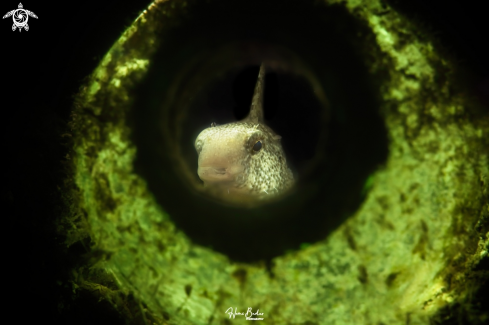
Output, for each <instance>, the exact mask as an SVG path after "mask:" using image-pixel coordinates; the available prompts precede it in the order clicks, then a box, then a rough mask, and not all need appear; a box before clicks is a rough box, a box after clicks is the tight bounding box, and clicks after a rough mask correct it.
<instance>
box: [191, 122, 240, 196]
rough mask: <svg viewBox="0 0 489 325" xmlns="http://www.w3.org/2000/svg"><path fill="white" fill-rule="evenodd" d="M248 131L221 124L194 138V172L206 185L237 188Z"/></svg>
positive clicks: (232, 189) (226, 188) (235, 189)
mask: <svg viewBox="0 0 489 325" xmlns="http://www.w3.org/2000/svg"><path fill="white" fill-rule="evenodd" d="M248 138H249V135H248V134H247V133H246V132H243V131H241V130H231V129H226V128H220V127H213V128H208V129H205V130H204V131H202V132H201V133H200V134H199V136H198V137H197V139H196V141H195V148H196V150H197V152H198V154H199V165H198V170H197V173H198V175H199V178H200V179H201V180H202V181H203V182H204V184H205V186H212V187H214V188H222V190H223V191H228V192H236V191H239V190H238V186H239V185H240V184H241V183H242V181H243V180H244V175H243V174H244V172H245V165H246V158H247V156H248V155H249V154H248V152H247V150H246V143H247V140H248Z"/></svg>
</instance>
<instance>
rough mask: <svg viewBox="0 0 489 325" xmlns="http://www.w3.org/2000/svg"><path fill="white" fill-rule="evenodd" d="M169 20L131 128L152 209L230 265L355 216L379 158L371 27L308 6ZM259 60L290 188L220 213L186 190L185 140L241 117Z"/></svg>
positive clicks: (215, 4) (194, 13)
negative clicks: (292, 178)
mask: <svg viewBox="0 0 489 325" xmlns="http://www.w3.org/2000/svg"><path fill="white" fill-rule="evenodd" d="M168 10H174V13H175V14H174V15H170V18H169V22H168V26H170V27H169V28H168V30H163V31H161V34H162V44H161V45H160V46H161V47H160V50H159V51H158V52H157V53H156V54H155V56H154V58H153V60H152V64H151V66H150V69H149V72H148V75H147V77H146V79H145V80H144V82H143V83H142V84H141V86H140V87H139V88H138V90H137V92H136V93H135V94H136V98H137V100H136V103H135V105H134V109H133V111H132V119H130V123H131V126H132V127H133V130H134V142H135V144H136V145H137V147H138V156H137V160H136V163H135V167H136V170H137V171H138V172H139V173H140V174H141V175H142V176H143V177H144V178H145V179H146V180H147V182H148V185H149V188H150V190H151V191H152V192H153V194H154V195H155V198H156V199H157V201H158V203H159V204H160V205H161V206H162V208H163V209H164V210H165V211H167V212H168V213H169V215H170V216H171V218H172V219H173V220H174V222H175V224H176V225H177V226H178V227H179V228H180V229H181V230H183V231H184V232H185V233H186V234H187V235H188V236H189V237H190V238H191V239H192V240H193V241H194V242H195V243H197V244H201V245H205V246H208V247H211V248H213V249H214V250H216V251H219V252H221V253H224V254H226V255H228V256H229V257H230V258H231V259H233V260H237V261H245V262H253V261H258V260H270V259H271V258H273V257H275V256H278V255H280V254H283V253H284V252H285V251H287V250H289V249H297V248H299V247H300V245H301V244H302V243H312V242H315V241H318V240H321V239H324V238H325V237H326V236H327V235H328V234H329V233H330V232H331V231H332V230H334V229H335V228H336V227H337V226H338V225H340V224H341V223H342V222H343V221H344V220H345V219H346V218H347V217H348V216H350V215H351V214H352V213H354V212H355V211H356V210H357V209H358V207H359V206H360V204H361V202H362V200H363V196H362V188H363V185H364V183H365V181H366V179H367V177H368V175H369V174H370V173H371V172H373V171H374V170H375V169H376V168H377V167H378V166H379V165H380V164H382V163H383V162H384V161H385V159H386V157H387V135H386V130H385V126H384V123H383V121H382V119H381V117H380V115H379V113H378V107H379V105H378V101H377V99H378V98H379V96H378V85H379V80H377V79H376V80H374V79H373V78H370V77H369V74H368V69H367V67H366V66H365V63H364V62H365V59H364V56H365V55H366V54H365V53H366V52H367V51H370V54H371V55H372V53H375V51H376V48H374V47H375V45H371V46H373V48H369V47H368V46H366V45H365V42H367V40H368V39H369V37H368V36H369V35H370V33H371V32H370V30H369V29H368V27H367V26H365V25H363V23H361V22H358V21H356V20H355V19H354V17H352V16H351V15H350V14H349V13H347V12H346V11H345V10H344V9H343V8H341V7H337V6H323V5H315V4H314V2H308V1H305V2H293V3H292V2H290V3H289V2H287V1H286V2H283V1H278V2H276V1H267V2H261V1H254V0H251V1H234V2H233V3H232V4H231V3H229V2H228V1H211V2H209V3H205V4H202V3H199V2H192V1H190V2H189V3H188V6H187V7H185V10H183V9H182V11H181V12H179V11H178V10H180V9H178V8H176V9H175V8H173V9H172V8H171V7H170V6H168ZM299 12H300V15H299V14H297V13H299ZM172 17H173V18H172ZM249 17H253V23H250V19H249ZM359 34H363V35H365V37H361V38H359V37H358V35H359ZM362 51H363V52H362ZM262 61H265V62H268V63H270V64H269V66H270V69H269V71H268V74H267V76H266V81H265V84H266V87H265V105H264V106H265V120H266V123H267V124H268V125H269V126H270V127H272V128H273V129H274V131H276V132H277V133H278V134H279V135H281V136H282V139H283V140H282V145H283V147H284V150H285V152H286V156H287V159H288V161H289V162H290V167H291V169H293V171H294V172H295V174H296V175H297V176H298V182H297V185H296V186H295V187H294V189H293V190H292V191H291V192H290V193H288V194H287V195H285V196H284V197H283V198H281V199H279V200H277V201H274V202H270V203H269V204H264V205H261V206H257V207H253V208H246V207H238V206H232V205H226V204H222V203H221V202H219V201H217V200H215V199H214V198H211V197H208V196H206V195H203V194H202V193H201V192H199V191H198V190H196V189H195V184H198V181H199V180H198V177H197V174H196V166H197V153H196V152H195V149H194V148H193V141H194V140H195V138H196V137H197V135H198V134H199V133H200V131H202V130H203V129H204V128H207V127H210V126H211V123H217V124H224V123H229V122H233V121H236V120H239V119H241V118H243V117H244V116H246V115H247V112H248V110H249V105H250V102H251V95H252V93H253V87H254V84H255V82H256V76H257V74H258V66H259V64H260V63H261V62H262ZM192 179H193V180H194V181H192Z"/></svg>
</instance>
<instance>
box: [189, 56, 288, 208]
mask: <svg viewBox="0 0 489 325" xmlns="http://www.w3.org/2000/svg"><path fill="white" fill-rule="evenodd" d="M264 77H265V67H264V64H262V65H261V67H260V73H259V75H258V81H257V83H256V86H255V91H254V94H253V99H252V103H251V109H250V114H249V115H248V116H247V117H246V118H245V119H244V120H241V121H238V122H234V123H228V124H224V125H218V126H216V125H215V124H213V126H211V127H210V128H207V129H205V130H203V131H202V132H201V133H200V134H199V136H198V137H197V139H196V140H195V149H196V150H197V153H198V154H199V167H198V174H199V177H200V179H201V180H203V181H204V185H205V186H206V187H207V188H211V189H213V190H215V191H217V192H221V193H222V195H237V196H243V195H244V196H249V197H254V198H267V197H272V196H275V195H278V194H281V193H283V192H284V191H285V190H287V189H289V188H291V187H292V186H293V184H294V177H293V174H292V171H291V170H290V168H288V166H287V160H286V157H285V153H284V151H283V149H282V145H281V143H280V138H281V137H280V136H279V135H277V134H276V133H275V132H274V131H273V130H272V129H271V128H270V127H268V126H267V125H266V124H265V123H264V120H263V93H264ZM257 142H260V143H261V146H260V145H259V144H257ZM257 148H258V150H256V149H257Z"/></svg>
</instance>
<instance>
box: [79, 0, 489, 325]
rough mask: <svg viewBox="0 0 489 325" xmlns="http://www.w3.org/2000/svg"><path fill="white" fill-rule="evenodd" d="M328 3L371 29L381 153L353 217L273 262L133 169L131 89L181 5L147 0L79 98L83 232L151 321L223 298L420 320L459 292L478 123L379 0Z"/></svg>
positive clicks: (482, 127) (365, 319) (420, 42)
mask: <svg viewBox="0 0 489 325" xmlns="http://www.w3.org/2000/svg"><path fill="white" fill-rule="evenodd" d="M335 2H336V1H326V3H327V5H332V4H334V3H335ZM169 3H171V5H168V4H169ZM175 4H177V5H176V6H175ZM336 5H338V4H336ZM340 5H341V6H345V7H346V8H347V10H348V11H349V12H351V14H352V15H353V16H354V17H355V18H356V19H358V20H360V21H362V22H363V23H365V24H366V25H367V26H368V27H369V28H370V30H371V32H372V33H373V35H375V44H372V51H371V53H370V54H369V53H365V60H366V62H367V64H368V65H369V69H370V72H371V73H372V75H375V74H376V73H379V71H383V73H384V75H385V77H384V79H383V80H382V81H381V84H382V85H381V96H382V106H381V107H379V110H380V112H381V113H382V117H383V118H384V120H385V123H386V126H387V130H388V135H389V140H390V142H389V157H388V160H387V162H386V164H385V166H382V167H381V168H379V169H378V170H377V171H376V172H375V173H373V174H372V175H371V176H370V177H369V178H368V180H367V182H366V183H365V191H364V193H365V195H366V198H365V200H364V202H363V204H362V205H361V207H360V208H359V209H358V210H357V211H356V212H355V213H354V215H352V216H351V217H350V218H349V219H348V220H347V221H346V222H344V223H343V224H342V225H341V226H340V227H339V228H338V229H336V230H335V231H333V232H332V233H331V234H330V235H329V236H328V237H327V238H324V240H322V241H319V242H316V243H312V244H304V245H302V246H301V249H300V250H297V251H287V253H286V254H284V255H283V256H279V257H276V258H275V259H274V260H273V263H272V266H268V267H267V265H266V264H265V263H263V264H260V263H256V264H244V263H237V262H233V261H231V260H230V259H229V258H228V257H227V256H225V255H223V254H220V253H217V252H215V251H213V250H212V249H210V248H208V247H202V246H199V245H196V244H195V243H193V242H192V240H191V239H190V238H188V237H187V235H186V234H185V233H183V232H182V231H180V230H179V229H178V227H177V226H176V225H175V224H174V222H173V221H172V219H171V218H170V216H169V215H168V214H167V213H166V212H165V211H164V207H160V206H159V205H158V204H157V203H156V199H155V197H154V196H153V194H152V193H151V192H150V191H149V189H148V185H147V182H146V181H145V180H144V179H143V178H142V177H141V176H140V175H139V174H138V173H137V172H136V171H135V170H134V167H133V161H134V160H135V157H136V155H137V148H136V146H135V145H134V143H133V142H132V140H131V129H130V127H129V126H128V123H127V119H129V116H130V115H129V112H130V110H131V107H132V104H133V94H134V89H135V87H136V86H137V84H138V83H139V82H140V81H141V80H142V79H143V78H144V76H145V74H146V72H147V71H148V69H150V68H151V60H153V59H154V57H153V54H154V53H155V51H156V49H157V47H158V46H159V43H160V42H163V41H162V40H161V39H159V37H161V35H166V34H165V33H169V32H171V26H170V27H165V21H166V20H165V17H173V16H178V15H179V14H180V11H178V10H179V8H180V7H179V6H182V7H185V8H186V9H187V8H189V7H191V5H190V3H187V2H182V1H171V2H170V1H169V2H160V1H156V2H155V3H153V4H152V5H151V6H150V7H149V8H148V10H147V11H145V12H144V13H143V14H142V15H141V16H140V17H138V19H137V20H136V21H135V22H134V23H133V25H132V26H131V27H129V29H128V30H127V31H126V32H125V33H124V34H123V35H122V36H121V38H120V39H119V41H118V42H116V44H114V46H113V47H112V48H111V50H110V51H109V52H108V53H107V55H106V56H105V57H104V59H103V60H102V62H101V63H100V65H99V67H98V68H97V69H96V71H94V73H93V74H92V76H91V77H90V80H89V81H88V82H87V84H86V87H85V88H84V89H83V90H82V91H81V92H80V94H79V95H78V97H77V99H76V105H75V112H76V114H78V115H79V116H80V118H79V119H80V121H81V122H80V125H79V126H78V128H77V130H76V132H75V135H74V143H75V147H74V150H75V152H76V155H75V157H73V159H74V162H75V166H76V183H77V186H78V187H79V189H80V193H81V208H82V209H83V210H84V211H85V213H86V218H87V220H88V224H89V227H90V229H89V233H90V236H91V238H92V241H93V242H94V243H95V244H96V247H97V248H98V249H102V250H104V251H107V252H110V253H111V255H110V259H107V260H105V261H104V262H103V263H102V264H101V267H103V268H104V269H106V270H108V271H109V272H110V273H112V274H113V275H114V277H115V278H116V279H117V280H118V283H119V286H120V287H121V289H122V290H124V291H126V292H133V293H134V295H135V296H136V297H137V298H138V299H140V300H141V301H142V302H144V304H145V305H147V306H148V309H149V310H150V311H151V312H152V313H154V314H155V315H158V316H159V317H160V318H161V319H164V321H162V322H163V323H169V324H207V323H216V324H217V323H223V322H225V320H226V319H228V318H229V316H228V315H227V314H226V313H225V311H226V310H227V309H228V308H229V307H237V308H238V310H240V311H246V309H247V308H248V307H252V308H253V310H256V309H260V312H263V313H264V315H263V318H264V320H263V321H262V322H263V324H369V323H372V324H381V323H383V324H405V323H406V321H407V319H409V321H410V322H411V324H429V323H430V319H436V317H437V315H438V313H439V312H440V310H442V309H443V308H444V307H446V306H451V305H454V304H455V303H457V301H460V300H461V299H462V298H463V297H464V295H465V294H466V293H465V291H464V286H463V284H464V281H465V280H464V277H465V274H466V273H467V272H468V271H469V270H470V268H469V267H468V266H466V265H469V264H470V265H473V264H476V263H477V261H479V260H481V259H484V258H486V259H487V251H488V248H487V247H488V241H489V233H487V231H488V229H487V227H482V226H481V227H479V229H480V230H479V231H477V230H476V224H478V222H479V224H480V220H482V219H481V216H482V215H483V214H484V211H486V212H485V213H486V214H487V211H489V205H488V200H487V199H488V182H487V181H485V182H481V179H483V180H487V177H488V176H487V175H488V174H489V159H488V152H487V148H488V140H487V139H486V138H487V132H488V131H489V125H488V123H487V121H486V122H484V120H479V119H476V117H477V116H478V115H477V107H476V106H475V104H473V103H472V102H470V101H469V100H468V99H467V98H466V97H464V96H463V95H461V93H460V92H457V91H455V90H453V87H452V85H453V79H454V78H455V72H456V67H455V66H454V64H453V63H451V62H450V61H449V60H448V59H447V58H445V57H443V56H441V54H440V53H439V52H438V51H437V49H436V48H435V46H434V44H433V43H432V42H431V41H428V40H426V39H425V38H422V37H418V36H417V35H416V34H415V33H413V32H412V30H413V29H414V28H416V26H414V25H413V24H412V23H411V22H409V21H408V20H406V19H405V18H404V17H403V16H401V15H400V14H398V13H396V12H395V11H394V10H390V11H389V14H387V15H380V16H379V15H377V13H378V12H379V8H381V7H382V6H381V5H380V2H379V1H375V0H372V1H353V0H352V1H346V2H341V3H340ZM165 28H166V29H165ZM162 29H163V30H164V32H161V30H162ZM378 49H380V52H379V51H378ZM441 76H446V77H443V78H442V77H441ZM484 232H485V233H484ZM467 250H470V253H464V252H466V251H467ZM272 274H273V276H272ZM237 275H239V276H237ZM189 288H190V289H189ZM237 317H238V316H237Z"/></svg>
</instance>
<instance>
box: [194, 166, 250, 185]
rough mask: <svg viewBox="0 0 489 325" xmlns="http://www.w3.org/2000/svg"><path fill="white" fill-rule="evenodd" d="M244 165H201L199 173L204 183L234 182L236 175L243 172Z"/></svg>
mask: <svg viewBox="0 0 489 325" xmlns="http://www.w3.org/2000/svg"><path fill="white" fill-rule="evenodd" d="M243 171H244V167H243V166H232V167H221V166H199V168H198V170H197V173H198V174H199V178H200V179H201V180H202V181H204V183H212V184H214V185H218V184H219V183H223V185H224V183H232V182H234V181H235V180H236V177H237V176H238V175H240V174H241V173H243Z"/></svg>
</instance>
